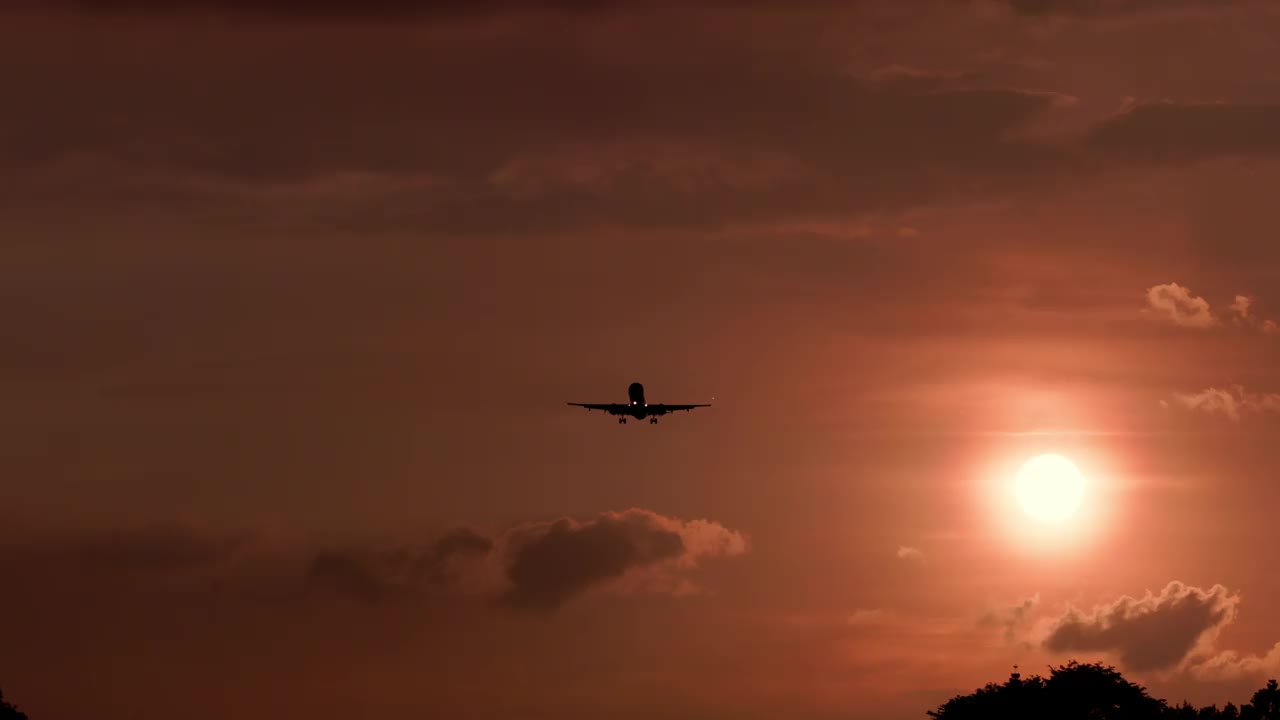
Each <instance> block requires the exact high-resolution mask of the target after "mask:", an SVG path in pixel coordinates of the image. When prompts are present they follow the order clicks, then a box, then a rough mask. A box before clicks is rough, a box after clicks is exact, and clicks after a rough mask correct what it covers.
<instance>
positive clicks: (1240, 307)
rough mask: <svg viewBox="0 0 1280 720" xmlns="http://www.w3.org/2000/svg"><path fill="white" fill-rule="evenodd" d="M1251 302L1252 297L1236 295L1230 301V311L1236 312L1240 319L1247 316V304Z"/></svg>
mask: <svg viewBox="0 0 1280 720" xmlns="http://www.w3.org/2000/svg"><path fill="white" fill-rule="evenodd" d="M1252 304H1253V298H1251V297H1249V296H1247V295H1237V296H1236V299H1235V300H1233V301H1232V303H1231V312H1233V313H1235V314H1236V317H1238V318H1239V319H1241V320H1244V319H1245V318H1247V317H1249V306H1250V305H1252Z"/></svg>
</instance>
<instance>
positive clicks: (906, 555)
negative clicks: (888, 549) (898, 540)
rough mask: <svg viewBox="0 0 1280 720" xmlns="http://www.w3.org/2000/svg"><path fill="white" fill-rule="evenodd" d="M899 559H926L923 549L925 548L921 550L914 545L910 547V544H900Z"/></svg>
mask: <svg viewBox="0 0 1280 720" xmlns="http://www.w3.org/2000/svg"><path fill="white" fill-rule="evenodd" d="M898 559H899V560H915V561H923V560H924V551H923V550H921V549H920V548H913V547H909V546H907V545H899V546H898Z"/></svg>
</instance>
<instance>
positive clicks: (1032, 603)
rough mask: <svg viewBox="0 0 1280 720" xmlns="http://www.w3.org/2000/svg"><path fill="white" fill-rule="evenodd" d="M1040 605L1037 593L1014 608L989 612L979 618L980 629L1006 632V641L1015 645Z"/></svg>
mask: <svg viewBox="0 0 1280 720" xmlns="http://www.w3.org/2000/svg"><path fill="white" fill-rule="evenodd" d="M1039 605H1040V594H1039V593H1036V594H1035V595H1032V596H1031V597H1029V598H1027V599H1025V600H1023V601H1022V602H1021V603H1018V604H1017V605H1014V606H1012V607H1005V608H996V609H991V610H988V611H987V612H985V613H983V614H982V616H981V617H979V618H978V627H981V628H996V629H999V630H1003V631H1004V640H1005V642H1007V643H1010V644H1012V643H1014V642H1016V641H1017V639H1018V635H1019V633H1020V632H1021V631H1022V630H1023V629H1024V628H1026V627H1027V626H1028V625H1029V624H1030V622H1031V613H1033V612H1035V609H1036V608H1037V607H1038V606H1039Z"/></svg>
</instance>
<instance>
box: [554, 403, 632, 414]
mask: <svg viewBox="0 0 1280 720" xmlns="http://www.w3.org/2000/svg"><path fill="white" fill-rule="evenodd" d="M565 404H566V405H573V406H575V407H584V408H586V409H588V410H603V411H605V412H607V413H609V414H610V415H625V414H627V408H628V407H629V406H628V405H623V404H621V403H565Z"/></svg>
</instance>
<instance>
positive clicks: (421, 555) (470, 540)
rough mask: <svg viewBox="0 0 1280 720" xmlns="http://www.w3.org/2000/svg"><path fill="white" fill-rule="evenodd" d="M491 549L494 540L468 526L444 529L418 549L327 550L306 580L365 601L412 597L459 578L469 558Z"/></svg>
mask: <svg viewBox="0 0 1280 720" xmlns="http://www.w3.org/2000/svg"><path fill="white" fill-rule="evenodd" d="M492 549H493V541H492V540H490V539H489V538H487V537H485V536H483V535H481V534H479V533H477V532H475V531H474V530H471V529H469V528H458V529H456V530H452V531H450V532H448V533H445V534H444V535H443V536H441V537H440V538H439V539H438V540H436V541H435V542H434V543H432V544H431V545H430V546H428V547H426V548H422V549H419V548H414V547H405V546H402V547H397V548H392V549H385V550H374V549H370V548H344V549H330V550H325V551H322V552H319V553H317V554H316V555H315V557H314V558H313V559H312V560H311V564H310V566H309V567H308V569H307V584H308V586H309V587H310V588H311V589H313V590H321V591H330V592H335V593H338V594H340V595H345V596H348V597H352V598H355V599H358V600H363V601H366V602H378V601H382V600H386V599H388V598H391V597H393V596H399V597H411V596H413V595H415V594H417V593H420V592H421V591H423V590H424V589H425V588H427V587H430V586H444V585H449V584H451V583H454V582H456V581H458V580H459V579H460V575H461V574H462V573H464V572H466V568H465V564H466V562H467V561H468V560H477V559H483V558H484V557H486V556H487V555H488V554H489V552H490V551H491V550H492Z"/></svg>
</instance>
